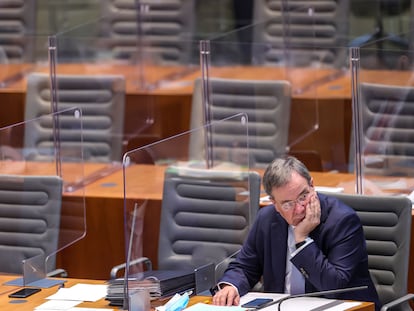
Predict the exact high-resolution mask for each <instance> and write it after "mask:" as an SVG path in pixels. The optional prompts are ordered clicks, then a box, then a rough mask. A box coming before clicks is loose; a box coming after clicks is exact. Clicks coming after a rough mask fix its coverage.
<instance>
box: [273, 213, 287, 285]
mask: <svg viewBox="0 0 414 311" xmlns="http://www.w3.org/2000/svg"><path fill="white" fill-rule="evenodd" d="M287 229H288V226H287V223H286V222H285V221H284V220H283V219H282V218H281V217H278V219H277V221H275V222H274V223H273V224H272V226H271V234H272V237H271V244H272V259H273V260H272V272H273V277H274V278H275V280H283V282H276V284H281V285H282V286H281V287H280V288H275V291H276V292H280V293H283V292H284V290H285V275H286V255H287V254H286V250H287Z"/></svg>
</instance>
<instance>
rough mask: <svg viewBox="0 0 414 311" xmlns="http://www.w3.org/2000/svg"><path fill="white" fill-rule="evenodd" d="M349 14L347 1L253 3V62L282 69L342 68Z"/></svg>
mask: <svg viewBox="0 0 414 311" xmlns="http://www.w3.org/2000/svg"><path fill="white" fill-rule="evenodd" d="M348 11H349V3H348V0H325V1H309V0H308V1H301V0H290V1H284V0H272V1H270V0H254V8H253V42H254V43H255V44H253V45H252V49H253V50H252V57H253V59H254V61H255V62H256V63H258V64H269V65H282V66H286V65H291V66H294V65H295V66H299V67H300V66H312V65H314V64H317V65H318V66H324V67H335V68H341V67H344V66H345V65H346V61H347V57H346V55H347V48H346V47H347V41H346V36H347V34H348V24H349V21H348Z"/></svg>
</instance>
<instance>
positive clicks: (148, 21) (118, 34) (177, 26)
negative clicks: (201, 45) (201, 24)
mask: <svg viewBox="0 0 414 311" xmlns="http://www.w3.org/2000/svg"><path fill="white" fill-rule="evenodd" d="M138 4H139V5H142V6H143V8H141V9H140V8H137V5H138ZM101 6H102V16H104V18H103V20H102V36H103V40H104V41H103V43H104V45H106V46H108V47H109V48H110V49H111V50H112V52H113V57H114V58H117V59H134V58H137V57H143V56H144V57H145V58H151V59H152V60H156V61H159V62H161V63H163V64H177V63H179V64H183V63H187V62H188V61H189V60H190V59H191V53H192V47H193V44H192V43H191V39H192V34H193V29H194V19H193V16H194V0H163V1H159V0H145V1H136V0H103V1H101ZM138 49H140V50H139V51H140V52H142V55H140V56H139V55H137V53H138Z"/></svg>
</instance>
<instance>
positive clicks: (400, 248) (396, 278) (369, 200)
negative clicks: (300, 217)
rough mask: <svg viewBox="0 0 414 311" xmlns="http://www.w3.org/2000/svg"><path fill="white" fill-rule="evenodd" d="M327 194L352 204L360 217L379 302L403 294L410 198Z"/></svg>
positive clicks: (408, 235) (408, 256) (349, 204)
mask: <svg viewBox="0 0 414 311" xmlns="http://www.w3.org/2000/svg"><path fill="white" fill-rule="evenodd" d="M328 195H330V196H335V197H337V198H338V199H340V200H341V201H343V202H344V203H345V204H347V205H348V206H350V207H352V208H353V209H354V210H355V211H356V212H357V214H358V216H359V218H360V219H361V222H362V226H363V229H364V234H365V239H366V242H367V251H368V268H369V271H370V273H371V276H372V280H373V282H374V284H375V287H376V289H377V292H378V295H379V298H380V300H381V302H382V303H383V304H384V303H387V302H390V301H392V300H395V299H397V298H400V297H403V296H404V295H405V294H407V279H408V264H409V258H410V238H411V218H412V216H411V211H412V207H411V201H410V200H409V199H408V198H406V197H402V196H370V195H357V194H343V193H342V194H341V193H338V194H336V193H335V194H334V193H329V194H328ZM393 310H394V309H393ZM396 310H399V309H396ZM404 310H411V309H404Z"/></svg>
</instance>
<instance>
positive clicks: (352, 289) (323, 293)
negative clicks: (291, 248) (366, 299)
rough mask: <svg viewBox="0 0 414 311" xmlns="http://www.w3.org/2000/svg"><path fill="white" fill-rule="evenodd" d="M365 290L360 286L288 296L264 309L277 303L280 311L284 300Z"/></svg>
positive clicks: (363, 286) (365, 287) (364, 286)
mask: <svg viewBox="0 0 414 311" xmlns="http://www.w3.org/2000/svg"><path fill="white" fill-rule="evenodd" d="M367 288H368V286H367V285H362V286H355V287H347V288H339V289H331V290H325V291H319V292H312V293H305V294H297V295H290V296H286V297H283V298H281V299H278V300H275V301H273V302H271V303H269V304H267V305H266V307H268V306H270V305H274V304H276V303H279V305H278V307H277V310H278V311H280V306H281V305H282V302H284V301H286V300H289V299H291V298H300V297H318V296H325V295H332V294H342V293H346V292H351V291H357V290H363V289H367Z"/></svg>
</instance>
